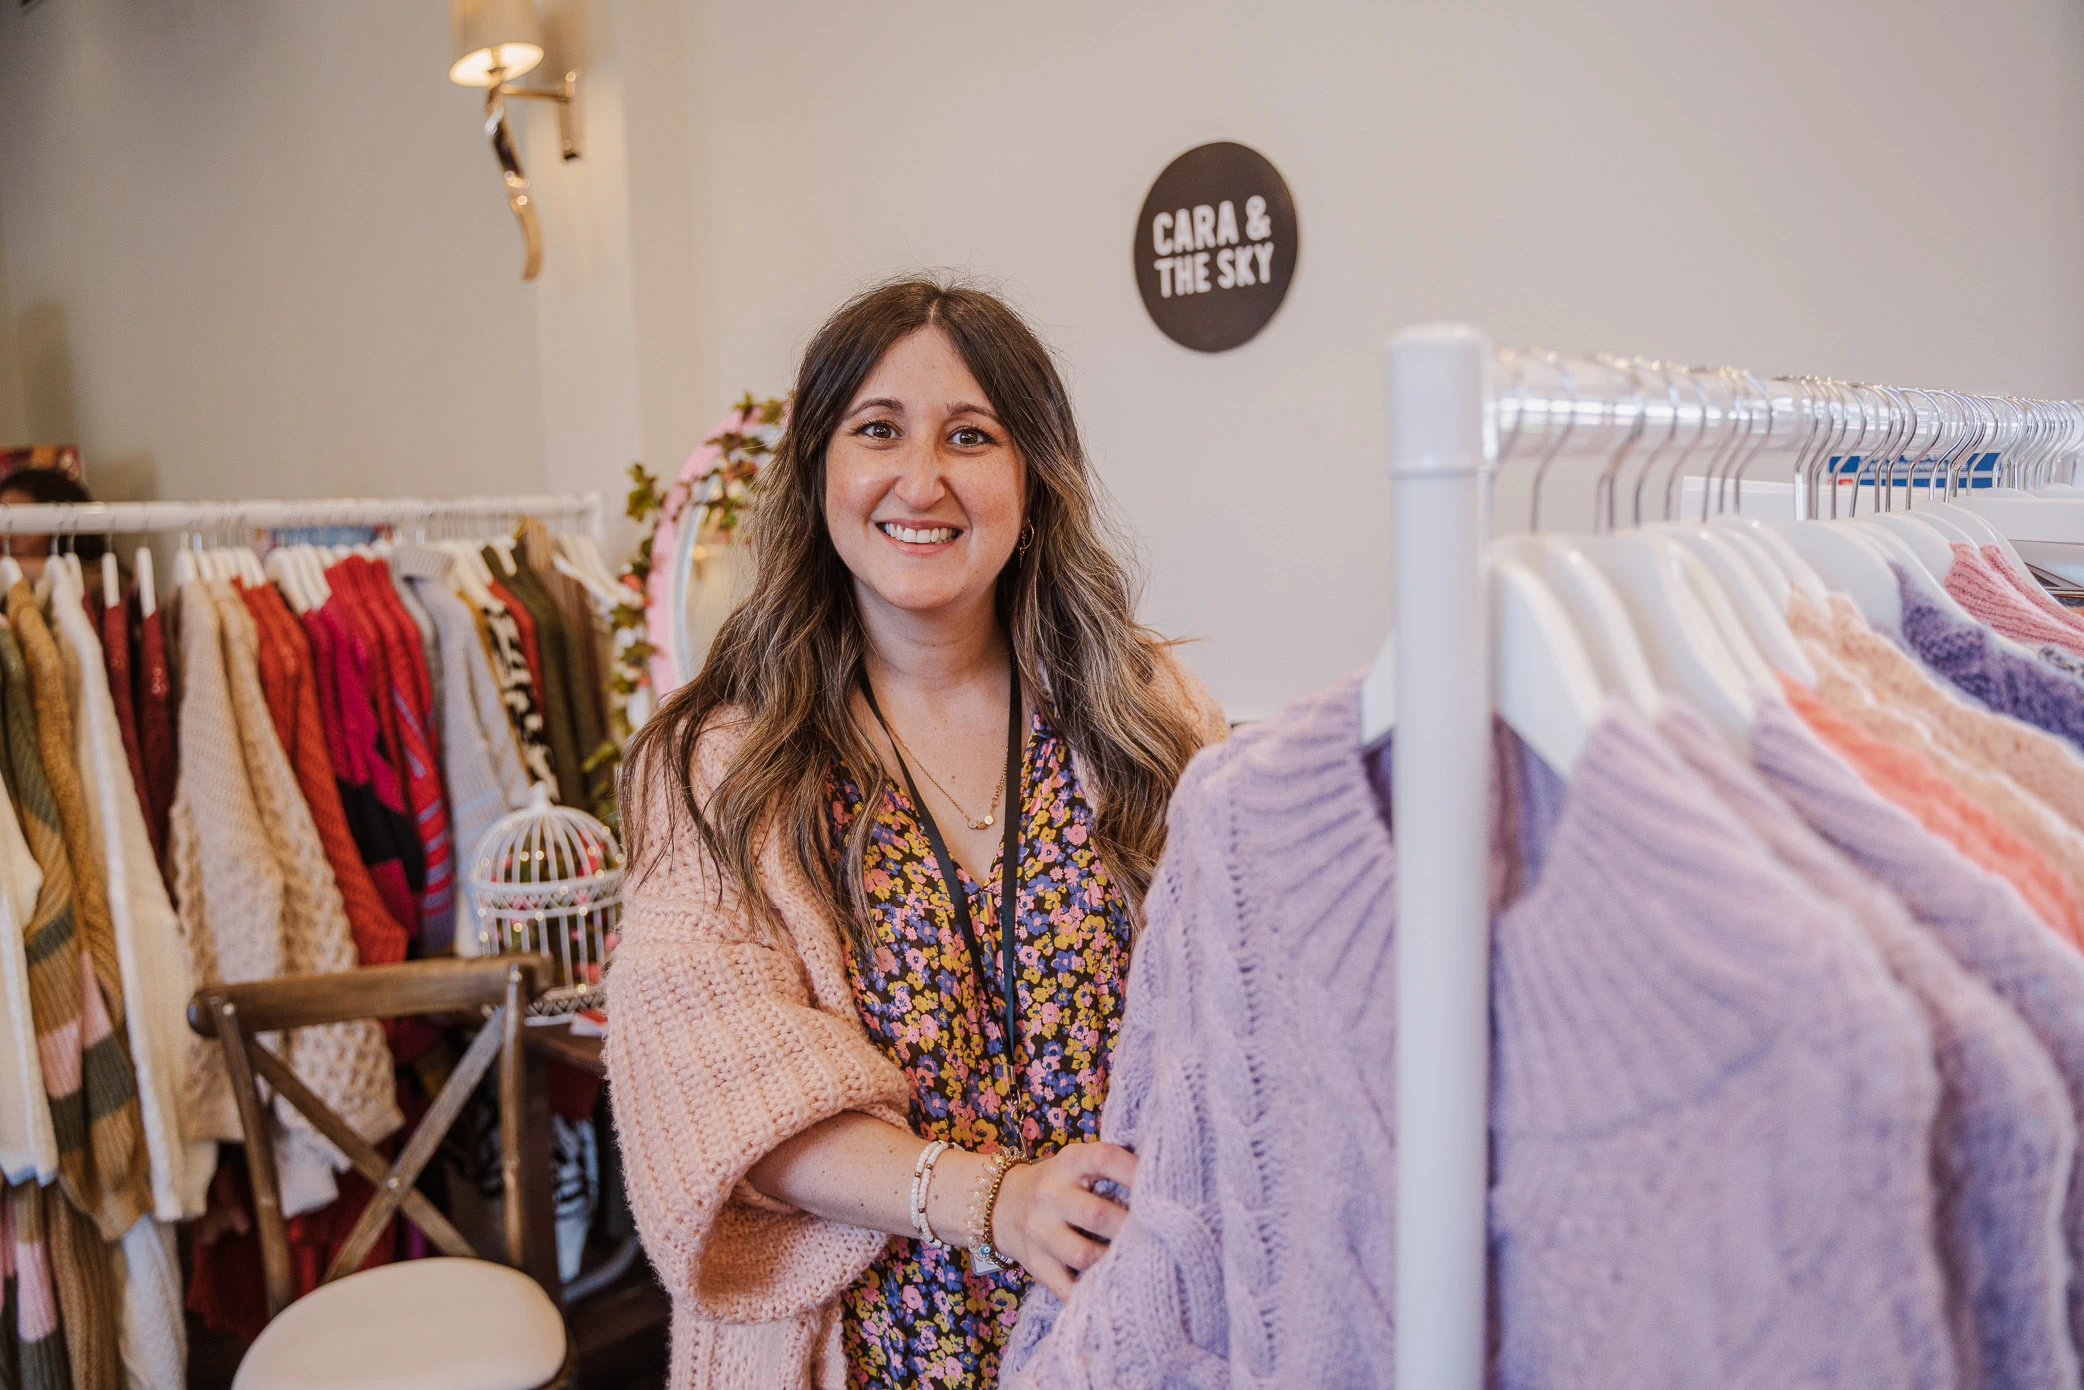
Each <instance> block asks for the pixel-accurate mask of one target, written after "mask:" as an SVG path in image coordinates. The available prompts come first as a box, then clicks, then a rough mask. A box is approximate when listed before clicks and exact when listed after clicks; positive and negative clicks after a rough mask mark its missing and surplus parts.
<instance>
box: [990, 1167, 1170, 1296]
mask: <svg viewBox="0 0 2084 1390" xmlns="http://www.w3.org/2000/svg"><path fill="white" fill-rule="evenodd" d="M1101 1178H1107V1179H1109V1180H1110V1181H1112V1182H1114V1183H1116V1184H1117V1185H1118V1186H1120V1187H1121V1188H1122V1189H1123V1190H1124V1191H1127V1190H1128V1189H1129V1188H1130V1187H1132V1186H1133V1185H1134V1184H1135V1181H1136V1155H1135V1154H1132V1153H1130V1152H1129V1151H1128V1150H1127V1149H1125V1148H1122V1147H1121V1146H1120V1145H1119V1144H1102V1143H1087V1144H1069V1145H1066V1146H1065V1147H1064V1148H1061V1149H1059V1150H1057V1151H1056V1152H1055V1153H1054V1154H1052V1155H1050V1156H1049V1157H1048V1158H1045V1159H1042V1160H1040V1161H1039V1162H1035V1163H1022V1164H1018V1165H1016V1166H1015V1167H1013V1168H1011V1169H1009V1170H1008V1171H1007V1173H1006V1178H1005V1181H1004V1183H1003V1184H1002V1185H1001V1186H1000V1188H999V1199H998V1203H997V1205H996V1206H994V1207H993V1208H992V1215H991V1240H992V1244H993V1245H995V1246H997V1247H998V1248H999V1249H1000V1250H1002V1251H1004V1252H1005V1253H1006V1254H1007V1255H1008V1256H1010V1257H1011V1258H1012V1259H1014V1260H1016V1261H1018V1262H1019V1264H1020V1265H1021V1267H1022V1268H1024V1269H1025V1270H1027V1272H1028V1273H1030V1274H1032V1275H1034V1276H1035V1278H1037V1279H1039V1280H1041V1281H1042V1284H1043V1287H1045V1288H1047V1289H1048V1290H1049V1291H1050V1292H1051V1293H1053V1294H1055V1295H1056V1296H1057V1297H1058V1298H1069V1297H1070V1296H1071V1286H1072V1285H1073V1284H1074V1283H1076V1282H1077V1280H1078V1276H1079V1275H1080V1274H1081V1273H1083V1272H1084V1271H1085V1270H1088V1269H1090V1268H1092V1266H1093V1264H1094V1262H1095V1261H1097V1260H1098V1259H1099V1258H1100V1257H1101V1256H1102V1255H1104V1254H1106V1253H1107V1244H1106V1243H1107V1242H1108V1241H1111V1240H1113V1239H1114V1238H1115V1237H1116V1236H1117V1235H1119V1234H1121V1229H1122V1223H1123V1222H1124V1221H1126V1220H1128V1217H1129V1213H1128V1211H1127V1209H1126V1208H1124V1207H1122V1206H1120V1205H1119V1204H1118V1203H1115V1202H1112V1201H1110V1200H1108V1199H1107V1198H1105V1197H1102V1196H1101V1195H1100V1194H1099V1193H1097V1192H1095V1191H1093V1190H1092V1189H1093V1184H1094V1183H1095V1182H1098V1181H1099V1180H1100V1179H1101ZM1096 1236H1097V1237H1098V1239H1097V1240H1096V1239H1094V1237H1096Z"/></svg>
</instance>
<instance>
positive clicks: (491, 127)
mask: <svg viewBox="0 0 2084 1390" xmlns="http://www.w3.org/2000/svg"><path fill="white" fill-rule="evenodd" d="M494 76H495V78H496V77H497V74H496V73H495V74H494ZM578 82H579V74H578V73H576V72H567V73H566V74H565V75H564V86H563V88H562V89H561V90H558V91H548V92H540V91H531V90H530V89H528V88H526V87H516V86H514V85H512V84H511V83H508V82H502V81H497V80H495V81H494V82H493V83H492V85H491V86H489V87H487V88H486V89H485V138H486V139H487V140H490V141H491V142H492V157H493V158H494V159H496V160H498V161H499V175H500V178H501V180H502V181H503V182H504V183H505V185H506V194H507V206H508V207H509V208H510V209H512V210H513V213H514V220H515V221H516V222H518V223H520V224H521V245H522V262H521V278H522V279H523V280H533V279H535V278H536V276H537V275H539V274H541V273H542V269H543V224H542V219H541V218H540V217H539V216H538V215H537V213H536V208H535V194H534V192H533V191H532V190H531V189H530V188H529V186H528V176H527V175H526V174H524V173H523V172H522V171H521V157H520V156H519V155H518V154H516V153H515V152H514V137H513V133H512V132H511V131H510V130H508V129H507V107H506V103H507V98H508V97H529V98H533V99H535V100H537V101H554V102H556V103H557V104H558V106H557V133H558V137H559V143H560V144H561V145H562V147H563V150H564V157H565V158H566V159H577V158H578V157H579V130H578V102H577V100H576V97H577V94H578Z"/></svg>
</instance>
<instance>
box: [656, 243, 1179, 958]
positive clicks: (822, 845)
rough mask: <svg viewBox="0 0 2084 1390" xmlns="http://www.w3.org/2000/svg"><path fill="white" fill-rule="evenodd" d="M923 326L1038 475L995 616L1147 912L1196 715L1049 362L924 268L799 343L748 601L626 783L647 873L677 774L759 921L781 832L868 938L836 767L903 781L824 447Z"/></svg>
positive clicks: (772, 920) (1015, 317) (760, 504)
mask: <svg viewBox="0 0 2084 1390" xmlns="http://www.w3.org/2000/svg"><path fill="white" fill-rule="evenodd" d="M928 326H937V327H939V328H940V329H941V331H942V332H944V333H946V334H947V335H948V338H949V340H950V341H951V342H952V343H953V344H954V346H955V349H956V351H957V352H958V353H960V354H961V356H962V359H963V361H964V363H965V364H967V365H968V367H969V369H970V372H971V374H972V375H973V376H975V377H976V379H977V383H978V385H980V386H982V387H983V388H984V393H985V395H986V396H987V397H988V398H989V404H990V406H991V408H992V409H993V411H994V412H996V414H997V415H998V418H999V421H1000V423H1001V424H1002V425H1003V426H1004V427H1005V429H1006V431H1007V434H1008V435H1009V437H1010V439H1011V441H1012V443H1013V445H1014V447H1015V448H1016V449H1017V450H1018V452H1019V454H1020V457H1021V458H1022V459H1023V460H1025V462H1026V465H1027V470H1028V514H1027V520H1028V521H1029V522H1030V523H1032V525H1033V527H1034V532H1033V537H1032V540H1031V542H1030V544H1029V546H1028V548H1027V550H1026V552H1025V553H1024V554H1016V555H1015V557H1014V558H1013V559H1012V560H1010V561H1009V562H1008V563H1007V565H1006V568H1005V569H1004V570H1003V571H1001V572H1000V574H999V578H998V589H997V605H998V612H999V618H1000V621H1001V622H1003V623H1004V624H1005V627H1006V631H1007V633H1008V634H1009V636H1010V638H1011V640H1012V646H1013V652H1014V655H1015V657H1016V659H1017V660H1018V662H1019V669H1020V676H1021V679H1022V680H1023V681H1024V682H1025V683H1026V684H1027V685H1028V687H1029V688H1030V689H1038V690H1041V691H1044V692H1046V697H1047V701H1048V707H1049V714H1050V719H1051V722H1052V723H1053V725H1054V726H1055V728H1056V730H1057V732H1058V733H1059V734H1060V735H1061V736H1062V737H1063V738H1064V739H1065V740H1066V741H1067V742H1068V743H1069V744H1070V746H1071V747H1072V749H1073V750H1075V751H1076V752H1077V754H1078V755H1079V758H1080V760H1081V765H1082V770H1083V773H1084V776H1085V779H1086V783H1087V785H1086V788H1085V790H1086V793H1087V795H1088V797H1089V798H1090V799H1091V800H1092V802H1093V803H1094V804H1095V806H1096V807H1097V810H1098V819H1097V826H1096V830H1097V835H1098V840H1099V847H1100V853H1101V856H1102V859H1103V860H1104V862H1105V863H1106V865H1107V868H1108V871H1109V873H1110V874H1111V875H1112V876H1113V877H1114V878H1115V880H1116V881H1117V883H1118V884H1120V886H1121V887H1122V888H1123V889H1124V890H1126V892H1127V894H1128V896H1129V900H1130V903H1131V905H1132V908H1134V909H1135V915H1136V916H1137V917H1138V918H1140V916H1141V904H1142V899H1143V894H1144V892H1145V890H1146V889H1147V888H1148V887H1149V885H1150V879H1151V874H1152V872H1153V870H1154V869H1155V868H1156V866H1157V862H1158V856H1159V854H1160V853H1161V852H1162V851H1163V849H1164V847H1165V807H1166V803H1167V801H1168V800H1169V799H1170V797H1171V795H1172V789H1173V786H1174V784H1175V783H1176V782H1177V781H1178V780H1179V776H1180V773H1181V772H1182V771H1183V770H1184V769H1185V767H1186V765H1187V761H1188V759H1189V758H1191V757H1192V756H1193V755H1194V752H1195V749H1196V748H1197V747H1198V746H1199V743H1200V740H1199V737H1198V734H1197V730H1196V727H1195V724H1194V719H1193V715H1192V713H1191V712H1190V711H1187V710H1185V709H1182V708H1181V707H1180V704H1179V701H1178V699H1177V696H1176V694H1175V693H1174V692H1173V691H1172V690H1171V688H1170V683H1169V682H1163V681H1160V680H1158V679H1157V668H1158V665H1159V662H1160V661H1161V660H1162V659H1163V657H1162V650H1163V648H1164V646H1165V643H1164V641H1163V640H1162V639H1161V638H1159V637H1158V636H1157V635H1156V634H1155V633H1153V632H1151V631H1150V630H1149V629H1147V628H1145V627H1143V626H1142V625H1140V624H1139V623H1138V622H1137V621H1136V616H1135V595H1134V593H1133V591H1132V588H1131V584H1130V579H1129V574H1128V571H1127V569H1126V568H1125V566H1124V565H1123V563H1122V561H1121V560H1120V559H1118V558H1117V556H1116V553H1115V548H1114V546H1113V545H1112V544H1111V543H1110V542H1111V540H1112V536H1111V533H1110V529H1109V527H1108V526H1107V524H1106V523H1105V521H1104V520H1103V519H1102V517H1101V515H1100V508H1099V501H1098V498H1097V497H1096V495H1095V491H1096V490H1095V488H1094V485H1093V482H1092V477H1091V469H1090V466H1089V465H1088V463H1087V460H1086V456H1085V450H1084V447H1083V446H1082V445H1081V444H1080V443H1079V438H1078V426H1077V424H1076V422H1075V421H1074V419H1073V418H1072V413H1071V400H1070V396H1069V394H1068V393H1067V392H1066V391H1065V390H1064V384H1063V381H1062V379H1061V378H1060V377H1059V376H1058V374H1057V370H1056V366H1055V364H1054V362H1052V360H1051V358H1050V354H1049V351H1048V349H1046V348H1045V347H1044V346H1043V345H1042V342H1041V340H1040V339H1039V338H1037V337H1036V336H1035V333H1034V331H1033V330H1032V329H1030V328H1029V327H1028V326H1027V324H1026V323H1025V322H1024V321H1023V320H1022V319H1021V317H1020V315H1019V314H1018V313H1016V312H1015V311H1014V310H1013V309H1011V308H1010V307H1008V306H1007V305H1006V304H1005V303H1004V301H1002V300H1000V299H999V298H997V297H996V296H995V295H992V294H990V293H988V292H986V291H983V290H979V289H974V288H969V287H966V286H962V285H949V284H941V283H937V282H936V281H933V280H930V279H926V278H921V277H914V278H907V279H903V280H897V281H893V282H891V283H889V284H885V285H882V286H880V287H878V288H876V289H872V290H869V291H867V292H866V293H863V294H861V295H858V296H856V297H855V298H854V299H852V300H850V301H848V302H847V303H846V304H845V305H844V306H842V307H841V308H840V310H839V312H837V313H836V314H834V315H833V316H832V317H831V318H830V319H829V320H828V321H827V322H826V323H825V325H824V326H823V327H822V328H820V329H819V330H818V332H817V335H816V336H815V337H813V338H812V339H811V341H810V345H809V347H808V348H806V349H805V351H804V354H803V362H802V365H801V367H800V368H799V369H798V372H797V376H796V396H795V402H794V404H793V406H792V407H791V410H790V416H789V423H788V426H787V428H786V430H785V432H784V436H783V438H782V440H781V442H780V444H779V445H778V447H777V449H776V452H775V454H774V457H773V458H772V459H771V460H770V461H769V462H768V464H767V466H766V468H765V470H764V472H763V476H762V477H761V479H760V483H759V492H758V495H757V498H756V500H755V503H754V506H753V510H752V513H751V515H750V517H749V518H748V521H747V525H746V529H745V543H746V545H747V546H748V548H749V554H750V558H751V560H752V564H753V583H752V592H751V593H750V594H749V595H748V596H747V598H746V599H745V601H744V602H743V603H741V604H739V605H738V607H737V608H736V609H735V610H733V611H732V613H731V615H730V617H729V618H727V619H725V621H724V624H723V626H722V628H721V629H720V630H719V631H718V632H717V635H716V638H715V640H714V641H713V642H712V643H711V644H710V647H709V654H708V658H707V660H706V661H704V663H703V665H702V669H701V671H700V672H699V673H697V675H696V676H695V677H694V679H693V680H691V681H689V682H688V683H687V684H686V685H684V686H682V687H681V688H680V689H679V690H677V691H675V692H673V694H672V695H671V696H670V697H668V698H667V699H666V700H665V701H664V702H663V703H662V704H661V705H660V706H659V708H658V710H657V712H656V713H654V714H653V715H652V716H651V718H650V720H649V721H648V722H647V723H646V724H645V725H644V727H643V729H642V730H640V731H639V732H638V734H637V737H636V739H635V740H634V742H633V743H632V744H631V747H630V755H629V757H628V759H627V760H626V763H625V768H624V773H623V786H622V798H623V806H624V808H625V814H624V816H623V824H624V825H625V827H626V828H627V830H628V833H629V836H630V846H629V848H630V862H631V863H632V864H633V865H635V866H636V868H637V870H638V872H639V874H640V875H641V874H642V873H643V872H644V871H645V870H646V869H647V868H648V867H649V866H650V864H651V863H652V862H653V861H654V858H655V856H656V855H657V854H659V853H662V852H664V850H665V846H664V845H653V844H650V843H647V841H648V838H649V837H648V836H647V833H646V827H647V825H648V824H649V821H648V819H647V814H646V812H647V808H646V806H645V805H644V804H643V803H644V798H645V797H646V795H647V794H650V793H653V792H655V791H657V790H660V789H662V788H663V787H664V786H666V785H668V779H665V778H662V777H660V776H659V774H658V769H659V768H660V767H661V766H663V767H664V768H670V769H672V770H673V776H672V777H671V778H670V785H671V786H673V787H674V788H675V789H676V790H677V793H678V796H679V801H680V805H679V807H678V809H677V812H676V814H677V815H681V816H685V817H686V818H687V821H688V822H689V823H691V824H692V825H693V826H694V828H695V830H696V832H697V834H698V835H699V837H700V840H701V842H702V844H703V845H704V846H705V847H706V848H707V850H708V851H709V852H710V853H711V854H712V855H714V856H715V860H716V862H717V864H718V865H719V866H721V867H722V869H723V870H724V874H725V877H726V878H728V879H729V880H732V881H735V882H736V883H737V884H738V885H739V887H740V888H741V890H742V891H741V893H740V895H739V896H740V900H741V901H742V902H744V903H745V905H746V907H747V909H748V910H749V911H750V912H751V913H752V915H753V918H754V921H753V923H752V925H753V926H754V927H755V928H757V929H760V930H762V931H778V930H779V929H780V926H781V919H780V914H779V912H778V910H777V909H776V907H775V904H774V903H773V902H772V900H771V899H770V898H769V897H768V895H767V893H766V891H765V889H764V887H763V886H762V884H761V881H760V874H759V869H758V857H759V848H760V840H761V837H762V836H763V835H764V834H767V833H769V832H770V826H771V828H772V830H773V831H776V832H779V833H780V834H782V835H784V836H786V837H787V844H788V845H789V847H790V848H791V849H792V850H793V852H794V853H795V856H796V859H797V861H798V863H800V864H801V865H802V867H803V870H804V873H805V875H806V876H807V877H808V878H809V880H810V882H811V883H813V884H815V885H818V887H819V889H820V891H821V892H822V893H823V894H824V895H825V896H826V898H827V900H828V906H829V907H830V908H831V909H832V911H833V912H834V914H835V916H836V918H837V919H838V920H839V921H840V922H842V923H843V924H845V927H846V934H847V936H848V937H849V938H850V939H852V940H854V941H856V942H858V941H860V940H861V933H862V932H863V931H864V930H865V928H866V925H867V918H868V911H867V903H866V899H865V897H864V895H863V892H862V888H861V863H862V855H863V852H864V849H865V847H866V844H867V832H868V829H869V824H870V819H871V818H870V817H868V816H862V817H859V818H858V819H857V821H856V823H855V831H854V834H853V835H852V836H851V837H850V840H849V843H848V845H847V846H846V854H845V857H844V861H843V865H842V867H841V868H839V869H838V871H835V868H834V863H833V859H834V854H833V851H834V848H835V845H834V842H833V839H832V832H831V829H830V823H829V821H828V819H827V817H828V806H827V785H826V779H827V775H828V773H829V772H830V770H831V768H832V765H833V762H834V760H835V759H837V760H838V762H839V763H840V764H841V765H842V766H844V767H846V768H847V769H849V770H850V771H851V772H852V773H853V774H854V777H855V780H856V782H857V784H859V785H860V786H862V788H863V789H864V791H865V792H866V793H867V796H868V804H869V805H875V804H877V803H878V802H879V800H880V798H881V797H882V795H883V793H884V791H885V789H886V788H887V787H888V786H889V785H890V783H889V777H888V773H887V772H886V770H885V769H884V768H883V766H882V762H881V760H880V758H879V757H878V756H877V755H876V753H875V751H874V749H873V747H872V746H871V745H870V744H869V742H868V740H867V739H866V737H865V736H864V735H863V734H862V732H861V730H860V728H859V727H858V726H857V724H856V722H855V720H854V717H853V714H852V711H851V705H850V699H851V696H852V693H853V691H854V688H855V687H856V686H857V685H859V684H860V683H861V681H862V679H863V676H862V660H863V656H864V653H865V651H866V646H867V638H866V636H865V634H864V632H863V630H862V626H861V617H860V614H859V612H858V610H857V608H856V605H855V594H854V578H853V575H852V574H851V573H850V572H849V571H848V569H847V567H846V565H845V564H844V563H843V562H842V561H841V560H840V557H839V553H838V551H837V550H835V549H834V548H833V544H832V540H831V537H830V535H829V534H828V533H827V531H826V527H825V451H826V447H827V445H828V444H830V442H831V440H832V436H833V434H834V432H835V431H836V430H837V429H838V427H839V423H840V421H841V419H842V418H843V417H844V416H845V414H846V411H847V408H848V406H849V405H850V404H851V403H852V401H853V399H854V397H855V395H856V394H857V393H858V392H859V391H860V389H861V386H862V383H863V382H864V381H866V380H867V378H868V376H869V374H870V372H872V371H873V370H874V369H875V366H876V363H878V362H879V361H881V360H882V357H883V354H884V353H885V352H887V351H888V350H889V349H890V348H891V347H892V346H893V345H894V344H895V343H897V342H898V340H899V339H901V338H903V337H905V336H906V335H907V334H910V333H912V332H914V331H916V330H918V329H921V328H925V327H928ZM726 720H728V721H731V722H733V723H734V724H741V725H742V729H743V736H742V739H741V741H740V743H739V745H738V750H737V754H736V756H735V757H734V758H733V760H732V761H731V763H730V766H729V767H728V768H727V769H726V770H725V771H724V773H723V775H722V778H721V780H719V781H718V783H717V784H716V786H715V788H714V789H713V791H712V792H711V795H710V797H709V800H708V802H707V804H706V805H704V804H698V802H697V799H696V796H695V789H694V785H693V781H692V776H691V774H692V770H693V767H694V760H695V747H696V743H697V742H698V740H700V738H701V737H702V735H703V733H704V732H705V731H707V730H708V729H709V728H710V727H711V726H712V725H714V724H717V723H719V722H720V721H726Z"/></svg>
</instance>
